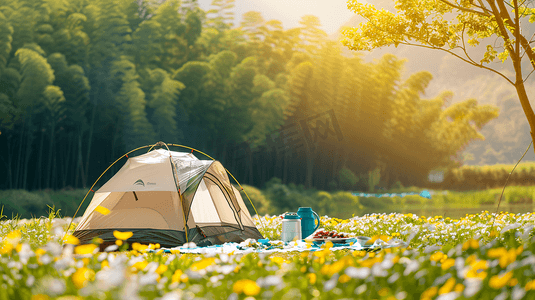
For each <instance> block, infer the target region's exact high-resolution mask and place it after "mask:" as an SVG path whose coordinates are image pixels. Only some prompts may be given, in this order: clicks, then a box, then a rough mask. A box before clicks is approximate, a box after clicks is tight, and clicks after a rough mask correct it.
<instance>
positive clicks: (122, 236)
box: [113, 230, 134, 241]
mask: <svg viewBox="0 0 535 300" xmlns="http://www.w3.org/2000/svg"><path fill="white" fill-rule="evenodd" d="M132 235H134V233H132V232H129V231H127V232H121V231H117V230H114V231H113V236H114V237H115V238H116V239H118V240H123V241H126V240H128V239H129V238H131V237H132Z"/></svg>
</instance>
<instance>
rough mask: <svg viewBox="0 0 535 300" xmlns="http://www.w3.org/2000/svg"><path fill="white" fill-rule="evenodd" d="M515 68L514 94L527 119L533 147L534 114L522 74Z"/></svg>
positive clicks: (534, 134)
mask: <svg viewBox="0 0 535 300" xmlns="http://www.w3.org/2000/svg"><path fill="white" fill-rule="evenodd" d="M516 69H517V66H515V71H516V74H517V76H516V82H515V89H516V93H517V94H518V99H519V100H520V104H521V105H522V110H524V114H525V115H526V118H527V119H528V123H529V128H530V129H531V131H530V134H531V140H532V141H533V145H535V114H534V113H533V108H532V107H531V104H530V103H529V98H528V95H527V93H526V87H525V86H524V81H523V80H522V72H521V70H519V71H517V70H516ZM533 150H534V151H535V147H533Z"/></svg>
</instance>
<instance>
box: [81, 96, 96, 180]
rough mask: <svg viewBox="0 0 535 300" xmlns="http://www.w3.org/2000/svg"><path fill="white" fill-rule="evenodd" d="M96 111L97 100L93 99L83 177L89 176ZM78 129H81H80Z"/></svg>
mask: <svg viewBox="0 0 535 300" xmlns="http://www.w3.org/2000/svg"><path fill="white" fill-rule="evenodd" d="M96 111H97V102H96V100H95V104H94V105H93V112H92V113H91V124H89V136H88V137H87V153H86V157H85V178H89V160H90V157H91V146H92V141H93V131H94V127H95V115H96ZM80 131H82V130H81V129H80ZM80 134H82V133H80ZM85 184H86V182H84V186H85Z"/></svg>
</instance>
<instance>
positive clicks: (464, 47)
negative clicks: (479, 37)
mask: <svg viewBox="0 0 535 300" xmlns="http://www.w3.org/2000/svg"><path fill="white" fill-rule="evenodd" d="M465 28H466V24H463V31H461V41H462V42H463V46H462V47H461V49H463V52H464V55H466V57H467V58H468V60H469V61H470V63H472V64H473V65H478V63H476V62H475V61H474V60H473V59H472V58H471V57H470V55H468V52H466V45H465V43H464V29H465Z"/></svg>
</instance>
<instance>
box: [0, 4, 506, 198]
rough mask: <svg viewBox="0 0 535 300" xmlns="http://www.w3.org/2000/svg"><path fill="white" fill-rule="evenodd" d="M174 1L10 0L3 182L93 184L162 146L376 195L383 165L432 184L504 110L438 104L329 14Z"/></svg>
mask: <svg viewBox="0 0 535 300" xmlns="http://www.w3.org/2000/svg"><path fill="white" fill-rule="evenodd" d="M158 2H159V1H151V0H141V1H132V0H95V1H86V0H66V1H48V0H6V1H2V3H1V5H0V20H1V22H0V24H1V25H0V108H1V109H0V114H1V116H0V158H1V162H0V164H1V165H2V170H5V172H0V188H2V189H27V190H32V189H45V188H52V189H60V188H64V187H69V186H70V187H75V188H79V187H87V186H90V185H91V184H92V182H93V181H94V180H95V179H96V178H98V176H99V175H100V174H101V172H102V171H103V170H105V169H106V168H107V167H108V166H109V164H110V163H112V162H113V161H115V160H116V159H117V158H118V157H120V156H121V155H122V154H123V153H125V152H126V151H129V150H131V149H134V148H135V147H137V146H143V145H147V144H153V143H155V142H157V141H158V140H163V141H165V142H167V143H176V144H184V145H187V146H191V147H194V148H197V149H200V150H202V151H204V152H206V153H208V154H210V155H211V156H212V157H215V158H216V159H218V160H220V161H222V162H223V164H224V165H225V166H226V167H227V168H228V169H229V170H231V171H232V172H233V173H235V174H236V175H237V178H238V179H239V180H240V181H242V182H245V183H247V184H250V185H254V186H262V185H263V184H264V183H265V182H267V181H268V180H269V179H270V178H273V177H278V178H281V180H282V183H285V184H288V183H294V184H304V185H305V186H306V187H309V188H310V187H315V188H318V189H330V190H337V189H340V188H343V189H353V188H361V189H363V188H365V189H369V190H373V189H374V188H375V186H374V184H370V182H367V181H366V180H362V178H367V177H368V174H369V172H371V171H373V170H377V171H375V173H373V174H375V175H374V176H375V177H374V178H380V179H381V182H383V184H384V185H385V186H390V185H392V184H394V183H396V182H398V181H400V182H401V183H402V184H403V185H405V186H409V185H416V184H421V183H422V182H423V181H425V178H426V177H427V173H428V172H429V171H430V170H432V169H435V168H437V167H451V166H454V165H456V164H458V163H459V161H460V159H459V155H458V154H459V152H460V151H461V150H462V149H463V147H464V146H465V145H467V144H468V143H469V142H470V141H471V140H473V139H481V138H483V136H482V135H481V134H480V133H479V130H480V129H481V128H482V126H483V125H485V124H486V123H487V122H488V121H489V120H491V119H493V118H495V117H496V116H497V109H496V108H495V107H493V106H489V105H483V106H481V105H478V104H477V101H476V100H473V99H469V100H466V101H464V102H461V103H457V104H454V105H451V106H448V104H447V102H448V99H449V97H450V96H451V94H449V93H447V92H445V93H443V94H441V95H440V96H438V97H436V98H435V99H423V98H422V97H423V95H424V93H425V89H426V87H427V85H428V84H429V82H430V81H431V80H432V76H431V74H430V73H428V72H419V73H416V74H412V75H410V76H403V64H404V62H403V61H402V60H400V59H397V58H396V57H394V56H392V55H386V56H384V57H383V58H382V59H381V60H378V61H376V62H373V63H365V62H364V61H362V60H361V59H360V58H359V55H358V54H355V55H353V56H351V57H346V56H343V55H342V54H341V51H340V45H339V44H337V43H334V42H331V41H328V40H327V38H326V34H325V33H324V32H323V31H321V30H320V29H319V24H320V23H319V20H318V18H316V17H314V16H305V17H303V18H302V20H301V22H300V26H299V27H297V28H292V29H288V30H284V29H283V28H282V26H281V23H280V22H279V21H276V20H264V19H263V17H262V16H261V14H260V13H258V12H248V13H246V14H245V15H244V18H243V21H242V23H241V24H240V27H232V26H231V24H232V22H233V15H232V4H233V1H231V0H228V1H214V2H213V7H214V9H213V10H210V11H203V10H202V9H200V8H199V7H198V5H197V4H196V2H195V1H191V0H188V1H180V0H169V1H165V2H164V3H161V4H160V3H158ZM405 77H407V78H406V79H405ZM281 126H282V127H281ZM292 134H293V136H292ZM132 155H134V154H132ZM122 163H123V162H120V163H119V164H117V165H115V166H114V167H113V168H112V169H111V171H110V172H108V173H107V174H106V175H105V176H104V177H103V178H102V179H101V180H102V181H101V182H100V183H99V184H102V183H103V182H104V181H105V180H106V179H108V178H110V176H111V175H112V174H113V173H114V171H116V170H117V169H118V167H120V165H121V164H122ZM348 171H350V172H348ZM353 175H354V176H353ZM356 179H359V180H356ZM375 182H378V181H375ZM372 183H373V182H372ZM361 185H362V186H361Z"/></svg>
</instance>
